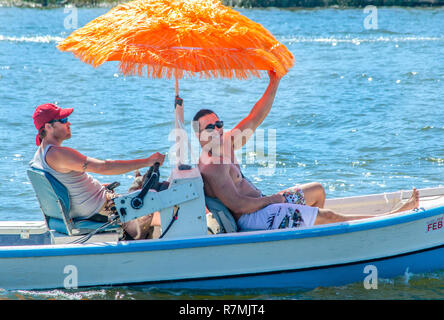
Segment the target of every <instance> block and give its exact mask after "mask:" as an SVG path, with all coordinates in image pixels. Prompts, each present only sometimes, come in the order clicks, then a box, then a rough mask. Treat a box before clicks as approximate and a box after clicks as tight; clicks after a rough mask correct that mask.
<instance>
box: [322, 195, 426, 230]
mask: <svg viewBox="0 0 444 320" xmlns="http://www.w3.org/2000/svg"><path fill="white" fill-rule="evenodd" d="M418 207H419V192H418V190H416V189H415V188H413V191H412V196H411V197H410V199H409V200H407V202H405V203H404V204H403V205H402V206H401V207H400V208H399V209H396V210H393V211H389V212H386V213H384V214H382V215H389V214H394V213H398V212H402V211H407V210H412V209H415V208H418ZM375 216H376V215H344V214H340V213H336V212H334V211H332V210H330V209H322V208H320V209H319V210H318V215H317V217H316V220H315V225H319V224H326V223H334V222H343V221H352V220H360V219H367V218H373V217H375ZM378 216H380V215H378Z"/></svg>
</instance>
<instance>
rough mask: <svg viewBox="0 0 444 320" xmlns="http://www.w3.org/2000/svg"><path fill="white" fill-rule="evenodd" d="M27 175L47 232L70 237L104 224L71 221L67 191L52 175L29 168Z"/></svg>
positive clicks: (90, 221) (110, 228)
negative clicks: (53, 231) (51, 231)
mask: <svg viewBox="0 0 444 320" xmlns="http://www.w3.org/2000/svg"><path fill="white" fill-rule="evenodd" d="M27 173H28V177H29V180H30V181H31V184H32V187H33V189H34V191H35V193H36V196H37V199H38V201H39V204H40V209H41V210H42V213H43V216H44V218H45V222H46V225H47V227H48V229H49V230H55V231H57V232H60V233H63V234H67V235H70V236H72V235H82V234H87V233H90V232H92V231H94V230H96V229H97V228H99V227H101V226H102V225H103V224H104V222H96V221H92V220H88V219H84V218H75V219H72V218H71V217H70V216H69V211H70V209H71V202H70V199H69V192H68V189H67V188H66V187H65V186H64V185H63V184H62V183H61V182H60V181H59V180H57V179H56V178H55V177H54V176H53V175H51V174H50V173H49V172H46V171H44V170H41V169H37V168H29V169H28V170H27ZM118 228H119V227H118V226H115V225H113V226H110V227H108V228H105V229H104V230H103V231H111V230H116V229H118Z"/></svg>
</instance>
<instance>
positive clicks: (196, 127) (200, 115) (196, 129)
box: [193, 109, 217, 132]
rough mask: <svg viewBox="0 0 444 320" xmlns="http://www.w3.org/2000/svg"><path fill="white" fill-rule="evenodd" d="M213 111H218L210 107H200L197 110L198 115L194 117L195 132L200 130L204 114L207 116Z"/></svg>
mask: <svg viewBox="0 0 444 320" xmlns="http://www.w3.org/2000/svg"><path fill="white" fill-rule="evenodd" d="M212 113H214V114H216V112H214V111H213V110H210V109H200V110H199V111H197V113H196V115H195V116H194V118H193V129H194V132H199V119H200V118H202V117H203V116H206V115H207V114H212ZM216 116H217V114H216Z"/></svg>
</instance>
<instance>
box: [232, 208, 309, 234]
mask: <svg viewBox="0 0 444 320" xmlns="http://www.w3.org/2000/svg"><path fill="white" fill-rule="evenodd" d="M317 215H318V208H316V207H309V206H304V205H300V204H293V203H274V204H270V205H268V206H266V207H264V208H262V209H260V210H258V211H256V212H253V213H249V214H243V215H242V216H241V217H240V218H239V219H238V220H237V226H238V227H239V229H240V231H252V230H271V229H282V228H298V227H311V226H313V225H314V222H315V220H316V216H317Z"/></svg>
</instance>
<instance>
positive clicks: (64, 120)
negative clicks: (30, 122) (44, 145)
mask: <svg viewBox="0 0 444 320" xmlns="http://www.w3.org/2000/svg"><path fill="white" fill-rule="evenodd" d="M54 122H60V123H63V124H64V123H67V122H68V118H63V119H55V120H51V121H49V122H48V123H54Z"/></svg>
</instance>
